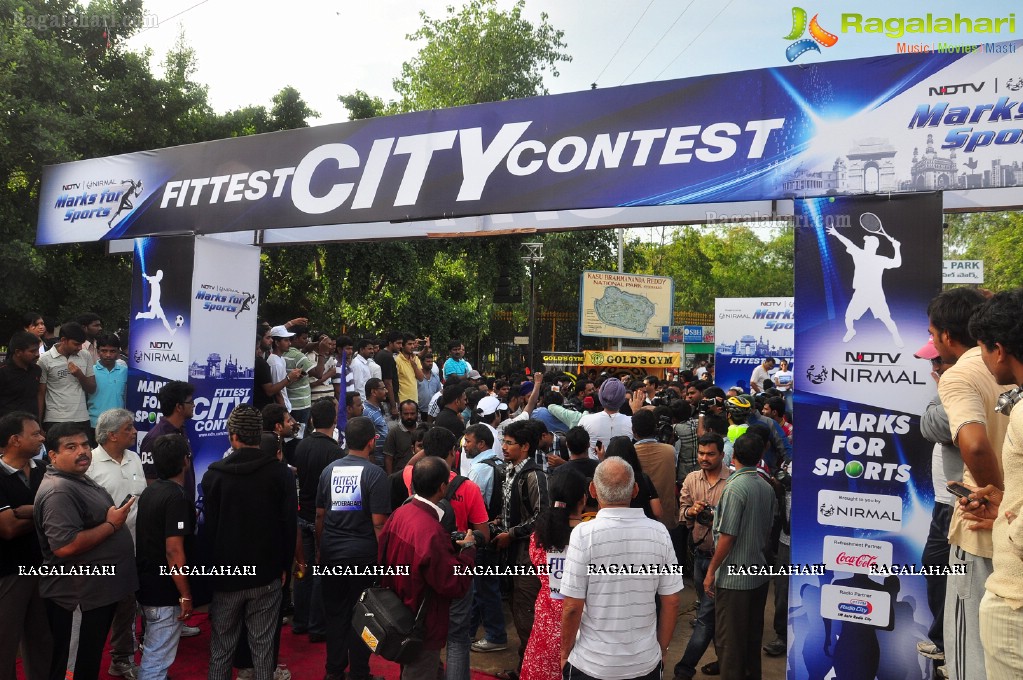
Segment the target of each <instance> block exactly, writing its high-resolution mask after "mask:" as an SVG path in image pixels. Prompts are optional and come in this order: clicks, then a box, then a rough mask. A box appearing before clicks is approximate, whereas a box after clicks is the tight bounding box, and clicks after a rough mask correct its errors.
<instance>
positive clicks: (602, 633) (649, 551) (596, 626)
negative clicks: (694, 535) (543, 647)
mask: <svg viewBox="0 0 1023 680" xmlns="http://www.w3.org/2000/svg"><path fill="white" fill-rule="evenodd" d="M623 564H624V565H637V566H639V565H677V561H676V559H675V551H674V549H673V548H672V546H671V537H670V536H669V535H668V530H667V529H666V528H665V527H664V525H663V524H661V523H660V522H657V521H654V520H652V519H647V518H646V516H645V515H644V514H643V510H642V508H603V509H602V510H601V511H600V512H598V513H597V516H596V518H594V519H593V520H592V521H589V522H583V523H582V524H580V525H578V526H577V527H576V528H575V529H573V530H572V537H571V540H570V541H569V543H568V555H567V557H566V560H565V571H564V574H563V575H562V578H561V594H562V595H563V596H565V597H574V598H576V599H580V600H585V606H584V607H583V614H582V620H581V621H580V624H579V637H578V639H577V640H576V643H575V647H573V648H572V653H571V654H570V655H569V657H568V661H569V663H571V664H572V666H573V667H575V668H578V669H579V670H580V671H582V672H583V673H586V674H587V675H591V676H593V677H595V678H603V679H604V680H621V679H623V678H634V677H637V676H641V675H645V674H647V673H649V672H650V671H652V670H653V669H654V668H656V667H657V664H659V663H660V662H661V648H660V645H659V644H658V642H657V612H656V610H655V607H654V600H655V598H654V595H655V594H657V595H672V594H674V593H677V592H679V591H680V590H682V574H681V572H678V573H671V574H669V573H663V574H657V573H651V574H643V575H639V574H634V573H625V574H623V573H609V572H611V571H613V570H614V568H615V567H619V566H620V565H623ZM590 565H593V566H594V567H598V568H599V567H601V566H603V567H605V568H609V569H606V571H602V572H601V573H595V574H590V573H589V570H588V568H587V567H588V566H590Z"/></svg>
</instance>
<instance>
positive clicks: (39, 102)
mask: <svg viewBox="0 0 1023 680" xmlns="http://www.w3.org/2000/svg"><path fill="white" fill-rule="evenodd" d="M43 17H45V19H43ZM103 17H117V18H118V22H119V24H120V25H119V26H118V27H116V28H115V27H113V26H112V25H110V26H106V27H104V26H103V20H102V19H103ZM141 19H142V2H141V0H97V1H96V2H93V3H92V4H90V5H89V6H88V7H87V8H85V9H83V8H82V7H80V6H79V5H78V4H77V3H76V2H73V1H72V0H47V1H45V2H44V1H42V0H0V111H3V112H4V113H5V115H3V116H0V272H2V274H0V290H3V296H2V297H0V343H2V342H3V339H4V338H7V337H10V334H11V332H13V331H14V330H20V327H19V326H18V322H19V321H20V318H21V315H22V314H23V313H25V312H27V311H38V312H41V313H43V314H46V315H47V316H54V317H55V318H56V319H57V320H58V321H63V320H67V319H69V318H71V317H73V316H75V315H77V314H78V313H80V312H83V311H87V310H89V311H95V312H97V313H98V314H100V315H101V316H102V317H103V319H104V323H105V325H106V326H107V327H108V328H116V327H118V326H123V325H124V324H125V323H126V321H127V319H126V318H125V317H126V315H127V310H128V295H129V293H130V290H131V260H130V258H129V257H127V256H123V255H122V256H108V255H106V254H105V247H104V246H103V244H98V243H96V244H80V245H67V246H49V247H46V248H35V247H34V246H33V243H34V241H35V228H36V219H37V215H38V209H39V205H38V202H39V186H40V182H41V178H42V171H43V167H44V166H46V165H54V164H57V163H65V162H68V161H74V160H79V159H83V158H93V157H103V156H111V155H116V154H122V153H130V152H134V151H141V150H147V149H157V148H162V147H168V146H177V145H180V144H190V143H194V142H201V141H206V140H210V139H218V138H222V137H232V136H237V135H245V134H254V133H257V132H269V131H271V130H279V129H284V128H285V127H286V126H305V124H306V123H305V120H304V118H302V116H303V115H308V116H312V115H315V112H313V111H311V110H310V109H309V108H308V107H307V106H306V105H305V103H304V102H302V100H301V98H300V97H299V96H298V92H296V91H295V90H294V89H293V88H285V89H283V90H282V91H281V92H280V93H279V94H278V95H277V96H276V97H275V98H274V109H273V112H272V114H269V113H267V111H266V109H265V108H264V107H261V106H256V107H247V108H244V109H241V110H239V111H234V112H231V113H228V114H224V115H223V116H219V115H217V114H215V113H214V112H213V111H212V109H211V108H210V106H209V103H208V99H207V88H206V87H205V86H204V85H200V84H199V83H197V82H195V80H194V77H195V73H196V59H195V52H194V50H192V49H191V48H190V47H189V46H188V44H187V42H186V41H185V38H184V36H183V35H179V37H178V41H177V43H176V44H175V46H174V48H173V49H172V50H171V51H170V52H169V53H168V54H167V57H166V59H165V60H164V62H163V67H164V71H165V74H164V76H163V77H162V78H160V77H157V76H154V75H153V73H152V72H151V71H150V68H149V57H150V55H149V54H148V53H142V54H136V53H132V52H128V51H126V50H124V49H123V48H122V47H121V43H122V41H123V40H124V39H125V38H127V37H128V36H129V35H131V33H132V31H133V30H134V29H133V28H132V27H139V26H140V25H141ZM104 31H106V37H104V35H103V33H104Z"/></svg>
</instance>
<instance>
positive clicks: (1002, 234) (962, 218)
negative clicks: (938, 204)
mask: <svg viewBox="0 0 1023 680" xmlns="http://www.w3.org/2000/svg"><path fill="white" fill-rule="evenodd" d="M945 222H946V224H948V229H947V230H946V231H945V244H944V246H945V247H944V251H945V255H944V256H945V257H946V258H947V259H962V260H983V261H984V287H985V288H990V289H991V290H996V291H997V290H1005V289H1007V288H1015V287H1017V286H1023V258H1021V257H1020V253H1023V213H1018V212H986V213H969V214H963V215H946V216H945Z"/></svg>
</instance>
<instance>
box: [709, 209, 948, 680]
mask: <svg viewBox="0 0 1023 680" xmlns="http://www.w3.org/2000/svg"><path fill="white" fill-rule="evenodd" d="M941 222H942V220H941V198H940V196H939V195H937V194H934V195H923V196H921V195H916V196H892V197H890V198H888V197H885V198H874V197H870V198H819V199H807V200H801V201H797V202H796V225H797V228H796V256H795V265H796V266H795V269H796V272H795V275H796V281H795V293H796V300H798V306H799V327H798V328H797V330H796V337H795V348H796V351H797V352H798V354H799V357H800V364H799V366H798V367H797V368H796V370H795V387H796V392H795V415H794V420H795V422H796V423H797V434H796V435H795V444H796V446H797V447H798V449H797V454H796V456H795V460H794V470H793V473H792V474H793V481H794V484H793V499H792V512H791V517H792V537H793V539H792V561H793V563H795V564H821V563H823V564H824V566H825V570H826V571H825V575H824V576H812V577H811V576H793V577H792V579H791V581H790V595H789V640H790V641H791V646H790V649H789V664H788V677H789V678H792V679H796V678H799V679H800V680H803V679H809V680H823V679H824V678H829V677H835V675H836V669H842V668H846V669H848V668H857V669H858V671H857V677H864V678H873V677H875V675H878V673H879V669H882V668H884V669H888V672H889V676H890V677H898V678H907V679H914V680H923V679H924V678H926V677H928V676H927V671H926V666H925V662H926V661H927V660H926V659H924V658H923V657H920V656H919V655H918V654H916V642H917V641H918V640H922V639H926V637H927V628H928V626H929V625H930V622H931V615H930V611H929V610H928V608H927V594H926V587H925V582H924V577H923V576H921V575H919V574H914V573H912V572H913V571H918V570H919V565H920V556H921V553H922V551H923V547H924V542H925V540H926V538H927V532H928V528H929V524H930V515H931V508H932V506H933V502H934V494H933V489H932V487H931V479H930V453H931V448H932V447H931V445H930V444H929V443H927V442H926V441H924V439H923V438H922V437H921V436H920V430H919V416H920V414H921V413H922V412H923V410H924V408H925V407H926V405H927V403H928V401H929V400H930V399H931V397H932V396H933V395H934V392H935V390H936V386H935V384H934V381H933V380H932V379H931V377H930V370H931V369H930V364H929V362H927V361H924V360H921V359H916V358H914V357H913V353H914V351H915V350H916V348H918V347H920V346H922V345H923V344H924V343H925V342H926V341H927V304H928V302H929V301H930V300H931V298H932V297H933V296H934V295H936V294H937V293H938V291H939V290H940V287H941V264H942V261H941V240H942V232H941ZM718 323H719V328H720V321H719V322H718ZM882 673H883V672H882ZM838 676H839V677H841V673H840V672H839V673H838ZM878 677H885V676H884V675H878Z"/></svg>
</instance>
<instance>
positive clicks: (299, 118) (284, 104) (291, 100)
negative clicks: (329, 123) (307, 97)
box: [270, 85, 320, 130]
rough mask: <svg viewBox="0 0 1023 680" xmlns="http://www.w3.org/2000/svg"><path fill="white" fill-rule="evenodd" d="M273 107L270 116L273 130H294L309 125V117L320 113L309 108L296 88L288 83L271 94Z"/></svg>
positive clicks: (317, 115)
mask: <svg viewBox="0 0 1023 680" xmlns="http://www.w3.org/2000/svg"><path fill="white" fill-rule="evenodd" d="M273 102H274V105H273V108H272V109H270V118H271V119H272V120H273V126H274V129H275V130H294V129H296V128H304V127H309V120H308V119H309V118H319V117H320V114H319V113H317V112H316V111H313V110H312V109H311V108H309V105H308V104H306V103H305V101H303V100H302V95H300V94H299V93H298V90H296V89H295V88H293V87H291V86H290V85H288V86H287V87H285V88H283V89H282V90H281V91H280V92H278V93H277V94H275V95H274V96H273Z"/></svg>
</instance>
